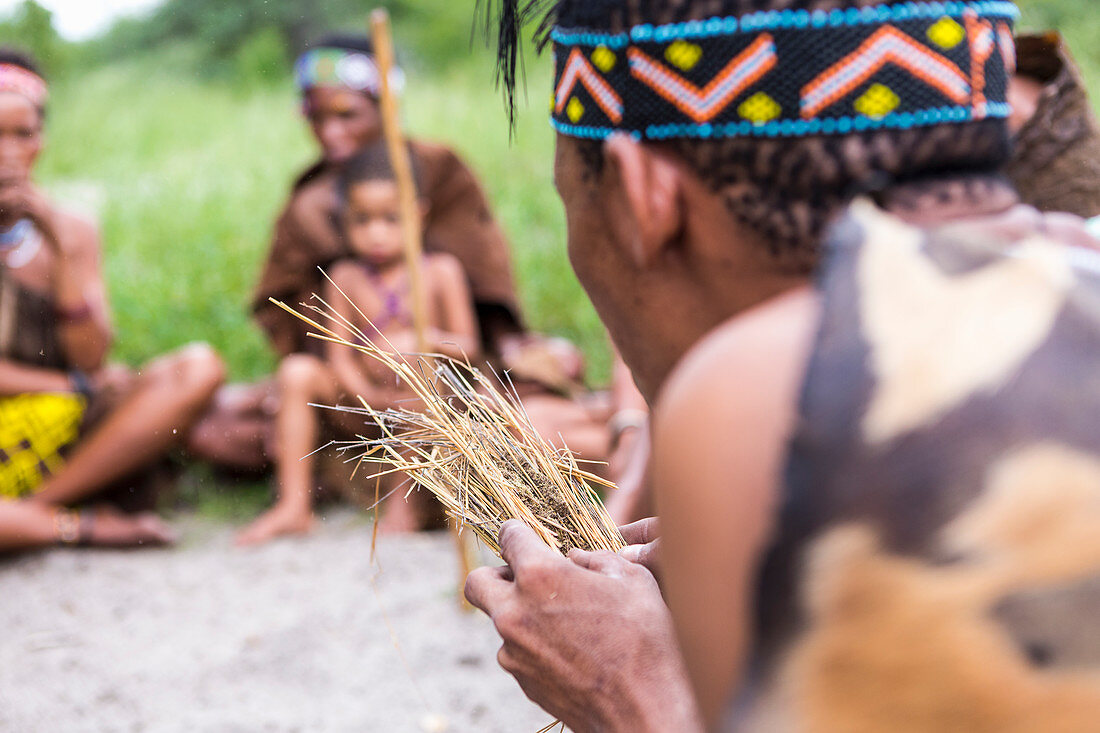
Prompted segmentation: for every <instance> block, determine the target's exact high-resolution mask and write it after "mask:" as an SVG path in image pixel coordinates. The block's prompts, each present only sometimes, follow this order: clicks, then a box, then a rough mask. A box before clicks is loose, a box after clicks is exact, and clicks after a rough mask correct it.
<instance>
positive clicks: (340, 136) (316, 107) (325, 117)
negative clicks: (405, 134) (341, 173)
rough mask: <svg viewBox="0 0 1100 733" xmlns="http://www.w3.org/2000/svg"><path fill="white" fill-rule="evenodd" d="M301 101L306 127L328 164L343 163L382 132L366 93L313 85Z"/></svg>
mask: <svg viewBox="0 0 1100 733" xmlns="http://www.w3.org/2000/svg"><path fill="white" fill-rule="evenodd" d="M304 101H305V113H306V118H307V119H308V120H309V126H310V129H311V130H312V131H313V136H314V137H315V138H317V142H318V143H320V145H321V151H322V153H323V154H324V157H325V161H326V162H328V163H342V162H344V161H345V160H347V159H348V158H350V157H351V156H352V155H354V154H355V152H356V151H358V150H359V149H360V148H362V147H364V146H365V145H367V144H369V143H372V142H374V141H375V140H377V139H378V137H379V136H380V135H381V134H382V117H381V115H380V114H379V112H378V104H377V103H376V102H375V101H374V100H373V99H371V98H370V97H368V96H367V95H366V94H362V93H360V92H355V91H351V90H350V89H338V88H329V87H315V88H313V89H310V90H309V91H307V92H306V93H305V100H304Z"/></svg>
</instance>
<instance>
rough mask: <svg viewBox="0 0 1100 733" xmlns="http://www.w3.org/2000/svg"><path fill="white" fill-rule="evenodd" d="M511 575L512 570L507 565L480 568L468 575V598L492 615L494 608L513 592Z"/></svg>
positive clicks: (475, 605)
mask: <svg viewBox="0 0 1100 733" xmlns="http://www.w3.org/2000/svg"><path fill="white" fill-rule="evenodd" d="M511 576H512V571H511V570H510V569H509V568H506V567H499V568H478V569H477V570H475V571H473V572H472V573H470V574H469V575H468V576H466V587H465V589H464V590H463V592H464V593H465V595H466V600H467V601H469V602H470V605H472V606H473V607H474V608H480V609H481V610H482V611H484V612H485V613H487V614H489V615H490V616H492V615H493V609H494V608H496V607H497V606H498V605H499V604H500V602H501V600H503V598H504V597H505V596H506V595H507V594H508V593H510V592H511V589H512V578H511Z"/></svg>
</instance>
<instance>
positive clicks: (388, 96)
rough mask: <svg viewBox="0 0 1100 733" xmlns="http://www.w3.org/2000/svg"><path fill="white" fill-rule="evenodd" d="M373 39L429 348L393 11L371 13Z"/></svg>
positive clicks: (418, 321)
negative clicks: (396, 83) (395, 80)
mask: <svg viewBox="0 0 1100 733" xmlns="http://www.w3.org/2000/svg"><path fill="white" fill-rule="evenodd" d="M370 31H371V40H372V41H373V43H374V58H375V62H376V63H377V64H378V75H379V76H380V77H381V87H382V93H381V95H380V97H379V103H380V105H381V109H382V131H383V133H384V134H385V137H386V148H387V149H388V150H389V153H390V164H391V165H393V174H394V178H396V179H397V193H398V196H399V197H400V203H401V229H402V230H403V232H404V235H405V264H406V266H407V267H408V268H409V294H410V296H411V297H412V301H413V327H414V328H415V329H416V344H417V350H418V351H420V352H421V353H423V352H425V351H427V350H428V344H427V334H428V308H427V299H426V297H425V293H424V276H423V272H422V271H421V267H420V264H421V259H422V257H421V246H422V245H421V241H422V238H423V233H422V232H421V227H420V202H419V201H418V200H417V195H416V182H415V181H414V180H413V174H412V161H411V160H410V159H409V149H408V146H407V145H406V144H405V136H404V135H402V134H401V119H400V117H399V116H398V109H397V94H396V92H395V90H394V89H393V87H392V86H391V82H392V78H391V74H392V72H393V67H394V56H393V36H392V34H391V33H390V14H389V12H387V11H386V9H385V8H375V9H374V10H373V11H371V14H370Z"/></svg>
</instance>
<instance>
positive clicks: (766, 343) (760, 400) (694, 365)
mask: <svg viewBox="0 0 1100 733" xmlns="http://www.w3.org/2000/svg"><path fill="white" fill-rule="evenodd" d="M819 312H820V301H819V297H818V295H817V293H816V292H815V291H813V290H812V289H811V288H809V287H804V288H800V289H798V290H796V291H792V292H790V293H788V294H785V295H781V296H778V297H776V298H774V299H772V300H771V301H769V302H767V303H764V304H762V305H760V306H758V307H756V308H754V309H752V310H750V311H747V312H745V313H743V314H741V315H738V316H735V317H734V318H731V319H730V320H729V321H727V322H726V323H724V324H723V325H721V326H719V327H718V328H716V329H715V330H714V331H712V332H711V333H710V334H709V335H708V336H706V337H705V338H704V339H702V340H701V341H700V342H699V343H698V344H697V345H696V346H694V347H693V348H692V349H691V351H689V352H688V354H686V355H685V356H684V358H683V359H682V360H681V361H680V363H679V364H678V365H677V367H676V368H675V370H674V371H673V373H672V374H671V375H670V376H669V378H668V380H667V381H666V383H665V385H664V388H663V389H662V390H661V394H660V398H659V400H658V403H657V406H656V409H655V411H654V422H653V425H654V442H655V445H656V446H659V447H658V448H657V458H658V460H660V455H661V454H663V455H664V456H665V458H664V463H665V464H666V465H667V467H668V469H669V470H670V471H675V470H676V469H675V464H679V463H681V462H683V461H688V462H694V461H705V462H706V463H707V464H708V465H711V466H712V467H713V470H712V471H710V473H711V474H713V475H715V476H721V475H723V472H724V470H725V469H723V468H722V467H721V466H720V465H717V464H719V463H721V462H723V461H726V462H728V463H729V464H731V465H728V466H726V467H725V468H726V469H728V470H730V471H742V470H747V469H748V468H749V467H748V466H745V465H741V464H743V463H744V461H746V460H754V461H755V460H758V461H759V462H760V463H761V467H760V468H759V471H758V472H767V471H768V470H770V468H769V466H770V464H774V463H775V462H776V461H777V460H778V458H779V457H781V456H782V455H784V454H785V448H786V444H787V441H788V440H789V438H790V436H791V433H792V432H793V429H794V426H795V424H796V420H797V410H798V398H799V395H800V393H801V388H802V382H803V379H804V377H805V372H806V366H807V363H808V361H809V357H810V351H811V348H812V345H813V341H814V336H815V334H816V329H817V323H818V316H819ZM769 456H770V458H769ZM733 464H738V465H733ZM697 488H698V490H700V491H706V489H705V488H704V487H697Z"/></svg>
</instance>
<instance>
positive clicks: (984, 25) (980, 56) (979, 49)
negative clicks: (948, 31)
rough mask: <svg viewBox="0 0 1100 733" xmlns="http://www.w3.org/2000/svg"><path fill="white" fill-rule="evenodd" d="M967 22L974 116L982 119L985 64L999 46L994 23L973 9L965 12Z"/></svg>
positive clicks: (984, 112)
mask: <svg viewBox="0 0 1100 733" xmlns="http://www.w3.org/2000/svg"><path fill="white" fill-rule="evenodd" d="M963 21H964V22H965V23H966V35H967V37H968V38H969V39H970V88H971V89H972V90H973V92H972V95H971V100H972V102H973V104H974V117H976V118H978V119H982V118H984V117H985V115H986V109H987V107H986V98H985V65H986V63H988V62H989V59H990V57H992V56H993V50H994V49H995V48H996V47H997V42H996V39H995V38H994V35H993V24H992V23H990V22H989V21H988V20H982V19H980V18H979V17H978V14H977V13H975V12H973V11H967V12H966V13H965V14H963Z"/></svg>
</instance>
